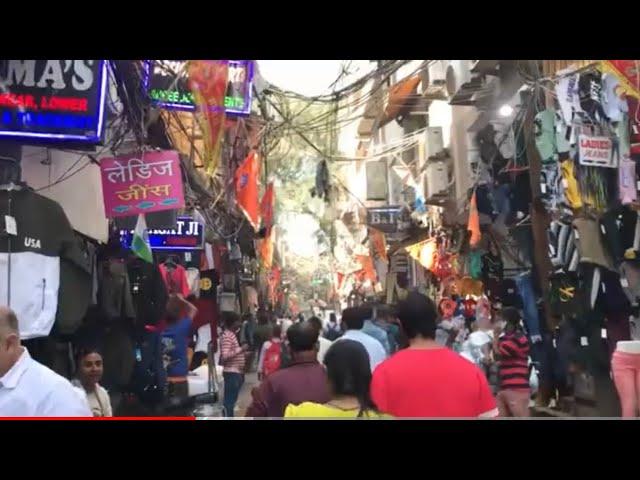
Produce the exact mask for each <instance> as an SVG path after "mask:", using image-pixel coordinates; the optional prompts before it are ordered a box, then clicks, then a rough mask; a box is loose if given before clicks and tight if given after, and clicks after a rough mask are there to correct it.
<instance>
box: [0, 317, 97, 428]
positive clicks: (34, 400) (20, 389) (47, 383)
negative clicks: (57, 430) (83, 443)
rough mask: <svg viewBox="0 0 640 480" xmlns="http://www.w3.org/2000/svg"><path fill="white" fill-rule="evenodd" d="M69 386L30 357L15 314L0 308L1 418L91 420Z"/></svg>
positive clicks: (83, 401) (61, 378) (82, 403)
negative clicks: (22, 343)
mask: <svg viewBox="0 0 640 480" xmlns="http://www.w3.org/2000/svg"><path fill="white" fill-rule="evenodd" d="M92 416H93V415H92V413H91V410H90V409H89V405H88V404H87V400H86V398H84V396H83V395H79V394H78V392H77V391H76V389H75V388H74V387H73V386H72V385H71V383H70V382H69V381H68V380H67V379H65V378H64V377H61V376H60V375H58V374H57V373H55V372H54V371H52V370H50V369H48V368H47V367H45V366H44V365H41V364H40V363H38V362H36V361H35V360H34V359H32V358H31V356H30V355H29V352H28V351H27V349H26V348H24V347H23V346H22V345H21V344H20V332H19V329H18V319H17V317H16V314H15V313H14V312H13V311H12V310H10V309H9V308H6V307H0V417H92Z"/></svg>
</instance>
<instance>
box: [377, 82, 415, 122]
mask: <svg viewBox="0 0 640 480" xmlns="http://www.w3.org/2000/svg"><path fill="white" fill-rule="evenodd" d="M420 81H421V77H420V76H419V75H414V76H413V77H409V78H407V79H405V80H403V81H401V82H398V83H397V84H395V85H394V86H393V87H391V89H390V90H389V98H388V100H387V104H386V106H385V108H384V114H383V116H382V119H381V120H380V126H383V125H385V124H387V123H389V122H390V121H391V120H393V119H394V118H396V117H397V116H398V115H400V114H401V113H403V112H404V111H405V110H406V108H407V107H409V106H411V105H412V104H413V102H414V101H415V100H416V99H417V96H416V92H417V91H418V85H419V84H420Z"/></svg>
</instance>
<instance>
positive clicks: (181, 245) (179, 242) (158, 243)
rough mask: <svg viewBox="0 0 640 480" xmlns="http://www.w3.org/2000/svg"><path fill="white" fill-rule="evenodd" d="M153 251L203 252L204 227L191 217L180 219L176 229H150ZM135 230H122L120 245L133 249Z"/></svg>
mask: <svg viewBox="0 0 640 480" xmlns="http://www.w3.org/2000/svg"><path fill="white" fill-rule="evenodd" d="M147 234H148V235H149V244H150V245H151V249H152V250H202V248H203V246H204V226H203V225H202V224H201V223H200V222H197V221H195V220H194V219H193V218H191V217H178V220H177V222H176V226H175V228H170V229H148V230H147ZM132 240H133V230H120V244H121V245H122V247H123V248H124V249H127V250H128V249H129V248H131V242H132Z"/></svg>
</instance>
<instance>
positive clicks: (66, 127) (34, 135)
mask: <svg viewBox="0 0 640 480" xmlns="http://www.w3.org/2000/svg"><path fill="white" fill-rule="evenodd" d="M106 91H107V61H106V60H0V139H11V140H18V141H23V142H24V141H32V142H34V143H38V142H39V143H49V142H63V141H66V142H71V143H85V144H97V143H100V141H101V137H102V131H103V127H104V116H105V111H104V110H105V95H106Z"/></svg>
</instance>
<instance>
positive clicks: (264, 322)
mask: <svg viewBox="0 0 640 480" xmlns="http://www.w3.org/2000/svg"><path fill="white" fill-rule="evenodd" d="M196 313H197V310H196V308H195V307H194V306H193V305H192V304H191V303H190V302H189V301H188V300H186V299H184V298H182V297H180V296H172V297H171V298H170V299H169V303H168V305H167V315H166V318H165V320H164V325H163V328H162V344H163V351H164V367H165V369H166V373H167V386H168V392H167V394H168V397H169V399H174V400H175V399H183V398H184V397H186V396H187V395H188V392H187V390H188V385H187V375H188V373H189V370H190V368H189V365H190V364H192V363H193V360H194V359H193V358H190V357H189V349H188V345H189V332H190V326H191V322H192V320H193V318H194V316H195V314H196ZM256 321H257V322H256ZM438 322H439V315H438V311H437V308H436V306H435V304H434V302H433V301H432V300H431V299H430V298H428V297H426V296H424V295H422V294H419V293H410V294H409V295H408V296H407V298H406V299H405V300H403V301H401V302H400V303H399V304H398V305H397V306H396V307H395V308H391V307H389V306H386V305H372V306H367V305H365V306H360V307H352V308H347V309H345V310H344V311H343V312H342V316H341V319H340V322H338V319H337V317H336V315H335V314H331V315H330V317H329V319H328V321H327V322H326V324H325V323H323V322H322V321H321V320H320V319H319V318H318V317H315V316H313V317H311V318H309V319H307V320H305V319H304V318H303V317H302V316H298V317H297V318H295V320H294V319H276V318H275V317H274V316H273V315H272V314H270V313H268V312H263V311H260V312H258V315H257V317H255V318H254V317H253V316H245V317H243V318H241V317H240V316H239V315H237V314H235V313H231V312H225V313H223V314H222V328H221V331H220V335H219V352H218V353H219V363H220V365H221V367H222V371H223V375H222V376H223V380H224V382H223V397H222V405H223V407H224V415H225V416H227V417H233V416H235V415H236V414H244V416H246V417H251V418H260V417H270V418H314V417H317V418H434V417H456V418H457V417H462V418H485V417H487V418H492V417H496V416H513V417H526V416H528V415H529V401H530V388H529V365H528V350H529V345H528V341H527V338H526V336H525V335H524V334H523V332H522V330H521V328H520V325H521V318H520V315H519V312H518V310H516V309H511V308H505V309H504V310H503V312H502V314H501V318H500V319H499V320H498V321H497V322H496V324H495V326H494V331H493V332H492V333H493V339H492V343H491V345H489V347H488V351H487V352H485V353H486V354H485V355H484V357H483V364H482V365H477V364H475V363H474V362H472V361H469V360H468V359H467V358H465V357H464V356H462V355H460V354H458V353H456V352H455V351H453V350H452V349H450V348H447V347H446V346H443V345H442V344H441V342H438V341H436V330H437V325H438ZM76 364H77V375H76V378H75V379H74V380H73V381H72V382H69V381H67V380H66V379H65V378H63V377H61V376H59V375H57V374H56V373H54V372H53V371H51V370H50V369H48V368H47V367H45V366H43V365H40V364H39V363H37V362H36V361H35V360H33V359H32V358H31V357H30V356H29V352H28V351H27V350H26V349H25V348H24V347H23V346H22V345H21V342H20V334H19V319H18V318H16V316H15V314H14V313H13V312H12V311H11V310H9V309H7V308H0V415H14V416H96V417H109V416H112V415H113V410H112V407H111V402H110V399H109V395H108V393H107V391H106V390H105V389H104V388H103V387H102V386H101V385H100V380H101V378H102V374H103V364H102V356H101V354H100V351H99V350H98V349H95V348H83V349H81V350H80V351H79V352H78V354H77V363H76ZM253 365H255V366H256V368H257V373H258V380H259V385H257V386H256V387H254V388H253V389H252V391H251V403H250V405H249V407H248V408H247V410H246V412H237V403H238V398H239V396H240V393H241V391H242V387H243V385H244V382H245V374H246V372H247V371H249V370H250V369H251V368H252V367H253ZM490 366H495V367H497V373H498V375H497V378H498V385H493V387H494V389H493V390H492V385H490V383H491V382H490V378H489V377H490V375H489V373H488V372H490V371H491V369H490V368H488V367H490Z"/></svg>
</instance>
